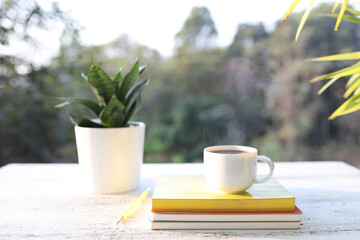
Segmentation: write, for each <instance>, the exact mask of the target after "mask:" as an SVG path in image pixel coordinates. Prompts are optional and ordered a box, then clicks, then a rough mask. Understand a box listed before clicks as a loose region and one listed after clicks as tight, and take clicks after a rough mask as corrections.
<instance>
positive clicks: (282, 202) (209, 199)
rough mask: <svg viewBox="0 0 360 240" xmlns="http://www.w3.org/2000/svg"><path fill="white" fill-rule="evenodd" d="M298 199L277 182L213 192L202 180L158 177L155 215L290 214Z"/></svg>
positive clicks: (270, 181)
mask: <svg viewBox="0 0 360 240" xmlns="http://www.w3.org/2000/svg"><path fill="white" fill-rule="evenodd" d="M294 207H295V197H294V196H293V195H292V194H291V193H289V192H288V191H287V190H286V189H285V188H284V187H283V186H282V185H281V184H280V183H279V182H278V181H276V180H275V179H274V178H272V179H270V180H269V181H268V182H266V183H263V184H256V185H253V186H252V187H251V188H249V189H248V190H246V191H245V192H242V193H239V194H227V193H219V192H214V191H212V190H211V189H210V187H209V186H208V184H207V183H206V181H205V179H204V177H202V176H171V177H165V176H163V177H159V178H158V180H157V183H156V187H155V190H154V194H153V197H152V211H153V212H290V211H294Z"/></svg>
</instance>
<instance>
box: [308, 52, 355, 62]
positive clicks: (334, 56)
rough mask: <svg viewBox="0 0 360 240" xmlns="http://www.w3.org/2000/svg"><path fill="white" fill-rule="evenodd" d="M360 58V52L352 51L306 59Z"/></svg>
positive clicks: (336, 59) (334, 59)
mask: <svg viewBox="0 0 360 240" xmlns="http://www.w3.org/2000/svg"><path fill="white" fill-rule="evenodd" d="M356 59H360V52H351V53H343V54H336V55H330V56H325V57H319V58H311V59H306V61H313V62H315V61H342V60H356Z"/></svg>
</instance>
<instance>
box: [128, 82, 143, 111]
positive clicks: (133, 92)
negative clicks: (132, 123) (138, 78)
mask: <svg viewBox="0 0 360 240" xmlns="http://www.w3.org/2000/svg"><path fill="white" fill-rule="evenodd" d="M148 84H149V79H145V81H143V82H141V83H137V84H135V85H134V86H132V87H131V88H130V90H129V92H128V93H127V94H126V96H125V107H126V108H129V107H130V106H131V105H132V104H133V102H134V101H135V100H136V98H137V96H138V95H139V94H140V93H141V90H142V89H144V88H145V87H146V86H147V85H148ZM125 111H126V109H125Z"/></svg>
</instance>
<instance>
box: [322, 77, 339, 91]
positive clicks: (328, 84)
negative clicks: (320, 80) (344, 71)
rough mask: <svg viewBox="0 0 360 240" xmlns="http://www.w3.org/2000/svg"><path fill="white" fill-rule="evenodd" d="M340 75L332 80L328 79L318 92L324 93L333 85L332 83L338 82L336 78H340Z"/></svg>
mask: <svg viewBox="0 0 360 240" xmlns="http://www.w3.org/2000/svg"><path fill="white" fill-rule="evenodd" d="M338 79H339V77H334V78H333V79H331V80H330V81H328V82H327V83H326V84H325V85H324V86H323V87H322V88H321V89H320V90H319V91H318V94H319V95H320V94H322V93H323V92H324V91H325V90H326V89H327V88H328V87H330V86H331V84H333V83H334V82H336V80H338Z"/></svg>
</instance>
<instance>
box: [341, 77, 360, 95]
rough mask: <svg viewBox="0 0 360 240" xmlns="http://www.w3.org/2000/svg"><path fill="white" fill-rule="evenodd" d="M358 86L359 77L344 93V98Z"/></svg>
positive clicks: (359, 83) (359, 85) (359, 82)
mask: <svg viewBox="0 0 360 240" xmlns="http://www.w3.org/2000/svg"><path fill="white" fill-rule="evenodd" d="M359 87H360V78H358V79H357V80H356V81H354V82H353V83H352V84H351V85H350V87H349V88H348V89H347V90H346V92H345V93H344V98H348V97H349V96H350V95H351V94H352V93H354V92H355V91H356V90H357V89H359Z"/></svg>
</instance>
